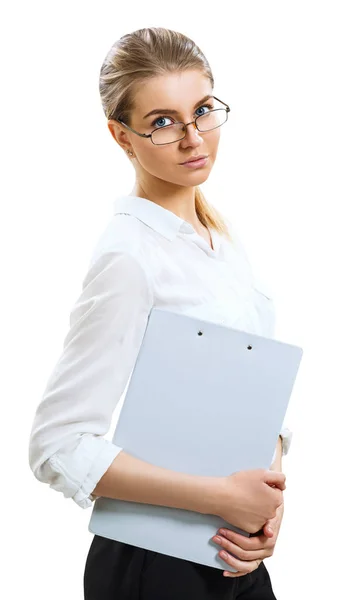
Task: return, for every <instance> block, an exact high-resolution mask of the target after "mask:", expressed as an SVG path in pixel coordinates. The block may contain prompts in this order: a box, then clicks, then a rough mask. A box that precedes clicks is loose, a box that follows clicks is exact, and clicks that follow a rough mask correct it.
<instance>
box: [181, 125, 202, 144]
mask: <svg viewBox="0 0 352 600" xmlns="http://www.w3.org/2000/svg"><path fill="white" fill-rule="evenodd" d="M184 129H185V137H184V138H183V140H181V144H187V142H188V143H191V144H192V145H193V146H194V145H195V146H197V145H199V144H201V143H202V141H203V140H202V137H201V136H200V132H199V131H198V129H197V127H196V124H195V122H194V121H190V122H189V123H185V127H184Z"/></svg>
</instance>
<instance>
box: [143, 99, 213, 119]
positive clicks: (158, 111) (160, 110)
mask: <svg viewBox="0 0 352 600" xmlns="http://www.w3.org/2000/svg"><path fill="white" fill-rule="evenodd" d="M209 98H214V96H212V95H211V94H208V95H207V96H204V98H202V99H201V100H199V102H197V103H196V104H195V105H194V108H197V106H199V105H200V104H203V102H206V101H207V100H209ZM161 113H163V114H165V113H167V114H168V115H177V114H178V111H177V110H173V109H172V108H155V109H154V110H151V111H150V112H149V113H147V114H146V115H145V116H144V117H143V119H146V118H147V117H150V115H158V114H161Z"/></svg>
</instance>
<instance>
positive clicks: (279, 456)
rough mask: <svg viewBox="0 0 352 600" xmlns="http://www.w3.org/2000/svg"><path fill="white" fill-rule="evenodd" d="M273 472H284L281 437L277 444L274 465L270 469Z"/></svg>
mask: <svg viewBox="0 0 352 600" xmlns="http://www.w3.org/2000/svg"><path fill="white" fill-rule="evenodd" d="M270 470H271V471H279V472H282V439H281V437H279V439H278V441H277V444H276V455H275V460H274V462H273V464H272V465H271V467H270Z"/></svg>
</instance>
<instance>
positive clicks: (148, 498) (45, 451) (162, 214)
mask: <svg viewBox="0 0 352 600" xmlns="http://www.w3.org/2000/svg"><path fill="white" fill-rule="evenodd" d="M213 87H214V79H213V76H212V73H211V70H210V66H209V64H208V62H207V60H206V58H205V57H204V55H203V54H202V52H201V50H200V49H199V47H197V46H196V45H195V44H194V42H193V41H192V40H190V39H189V38H187V37H185V36H184V35H182V34H180V33H178V32H174V31H170V30H167V29H163V28H150V29H142V30H139V31H135V32H133V33H131V34H129V35H125V36H124V37H122V38H121V39H120V40H118V42H116V43H115V44H114V45H113V47H112V48H111V50H110V51H109V53H108V55H107V56H106V58H105V61H104V63H103V66H102V69H101V73H100V94H101V100H102V104H103V109H104V113H105V116H106V117H107V119H108V127H109V131H110V133H111V134H112V136H113V138H114V140H115V141H116V142H117V143H118V144H119V146H120V147H121V148H122V149H123V150H124V151H125V152H126V153H127V155H128V157H129V159H130V160H131V162H132V165H133V167H134V169H135V173H136V179H135V184H134V188H133V190H132V192H131V193H130V194H129V195H127V196H121V197H118V198H117V199H116V201H115V205H114V216H113V218H112V219H111V221H110V222H109V224H108V226H107V227H106V229H105V231H104V232H103V234H102V235H101V237H100V239H99V240H98V243H97V245H96V247H95V250H94V252H93V255H92V258H91V262H90V265H89V269H88V272H87V274H86V277H85V278H84V282H83V289H82V293H81V295H80V296H79V298H78V300H77V302H76V303H75V305H74V307H73V310H72V312H71V315H70V330H69V332H68V334H67V336H66V338H65V341H64V350H63V353H62V356H61V357H60V359H59V361H58V363H57V365H56V367H55V369H54V370H53V373H52V375H51V377H50V379H49V381H48V383H47V387H46V390H45V393H44V398H43V399H42V401H41V403H40V404H39V406H38V408H37V412H36V415H35V419H34V423H33V428H32V432H31V438H30V465H31V468H32V470H33V472H34V474H35V476H36V477H37V478H38V479H39V480H40V481H43V482H47V483H49V484H50V486H51V487H52V488H54V489H55V490H57V491H61V492H62V493H63V494H64V495H65V497H70V498H72V499H73V500H74V501H75V502H76V503H77V504H78V505H79V506H81V507H82V508H87V507H90V506H92V503H93V502H94V500H95V499H96V498H97V497H99V496H106V497H109V498H118V499H122V500H130V501H135V502H142V503H149V504H158V505H164V506H170V507H176V508H183V509H186V510H193V511H198V512H203V513H211V514H217V515H220V516H222V517H223V518H224V519H226V521H227V522H230V523H232V524H233V525H237V526H238V527H241V528H242V529H244V530H247V531H249V532H251V533H255V532H259V530H260V529H261V528H262V527H263V531H262V532H259V533H258V535H255V536H254V537H252V538H250V539H247V538H244V536H241V535H238V534H234V533H233V532H230V531H229V530H225V532H223V534H222V535H221V536H220V539H219V538H218V537H216V536H215V534H216V533H217V532H214V541H215V542H216V543H218V544H219V552H220V551H224V550H225V551H226V550H227V556H225V557H224V558H223V560H224V563H227V564H228V565H229V567H233V568H234V569H236V570H237V572H236V573H233V572H231V573H228V572H223V571H221V570H219V569H214V568H211V567H207V566H204V565H198V564H195V563H192V562H189V561H185V560H181V559H176V558H173V557H170V556H166V555H162V554H158V553H156V552H152V551H148V550H145V549H142V548H137V547H134V546H130V545H127V544H122V543H120V542H116V541H113V540H109V539H105V538H102V537H100V536H97V535H96V536H94V538H93V540H92V543H91V546H90V549H89V553H88V556H87V561H86V566H85V573H84V593H85V599H86V600H113V599H114V600H137V598H138V599H140V600H174V599H175V600H176V599H177V600H194V599H197V600H215V599H217V600H219V599H223V600H225V599H229V600H230V598H231V599H233V598H241V599H242V600H250V599H253V600H254V599H255V598H261V599H263V600H265V599H267V600H269V599H271V600H272V599H274V598H275V596H274V594H273V590H272V586H271V582H270V577H269V574H268V572H267V570H266V567H265V566H264V563H263V559H264V558H266V557H268V556H271V555H272V553H273V551H274V546H275V542H276V539H277V535H278V531H279V527H280V523H281V519H282V514H283V490H284V489H285V476H284V475H283V473H282V472H281V456H282V453H283V454H286V453H287V451H288V447H289V444H290V440H291V432H290V431H289V430H287V429H283V430H282V432H281V435H280V438H279V440H278V444H277V452H276V453H275V460H274V462H273V464H272V467H271V470H259V469H258V470H252V471H243V472H239V473H236V474H230V475H229V476H228V477H225V478H213V477H193V476H190V475H187V474H183V473H175V472H173V471H169V470H167V469H163V468H159V467H157V466H153V465H150V464H147V463H145V462H144V461H141V460H138V459H136V458H134V457H132V456H130V455H129V454H127V453H126V452H124V450H123V448H118V447H117V446H115V445H113V444H112V443H111V442H110V441H108V440H106V439H105V438H104V437H103V436H104V434H106V433H107V431H108V430H109V428H110V425H111V420H112V415H113V411H114V409H115V408H116V405H117V403H118V401H119V399H120V397H121V395H122V393H123V391H124V390H125V387H126V384H127V383H128V378H129V376H130V374H131V372H132V370H133V366H134V364H135V361H136V359H137V356H138V352H139V348H140V345H141V342H142V338H143V335H144V331H145V328H146V325H147V319H148V315H149V313H150V310H151V308H152V307H153V306H155V307H159V308H160V307H162V308H164V309H166V310H171V311H180V312H182V313H185V314H188V315H192V316H195V317H200V318H205V319H209V320H213V321H215V322H219V323H224V324H227V325H229V326H233V327H239V328H241V329H244V330H247V331H252V332H253V333H258V334H261V335H267V336H270V335H272V332H273V324H274V311H273V303H272V300H271V299H270V297H268V296H267V295H266V294H265V292H264V291H263V288H262V287H261V286H260V285H259V284H258V282H257V281H256V279H255V278H254V276H253V273H252V271H251V267H250V265H249V263H248V260H247V256H246V253H245V251H244V249H243V247H242V245H241V243H240V241H239V240H238V238H237V236H235V237H236V239H235V240H234V239H233V237H232V236H231V232H230V224H229V223H228V221H227V220H226V219H225V218H224V217H222V216H221V215H220V213H219V212H218V211H217V210H216V209H215V208H214V207H212V206H210V205H209V204H208V203H207V202H206V201H205V199H204V197H203V195H202V193H201V192H200V189H199V187H198V186H199V184H200V183H202V182H204V181H206V179H207V178H208V176H209V174H210V171H211V169H212V166H213V164H214V162H215V159H216V154H217V149H218V144H219V139H220V137H219V136H220V127H221V125H223V124H224V123H225V122H226V121H227V118H228V113H229V111H230V107H229V106H228V105H227V104H226V103H224V102H222V101H221V100H219V99H218V98H216V97H215V96H214V95H213ZM202 156H204V159H203V158H201V159H199V157H202ZM190 160H194V162H193V163H190V162H187V161H190ZM221 556H222V554H221ZM224 575H227V576H224Z"/></svg>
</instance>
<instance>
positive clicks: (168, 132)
mask: <svg viewBox="0 0 352 600" xmlns="http://www.w3.org/2000/svg"><path fill="white" fill-rule="evenodd" d="M212 97H213V98H214V100H217V101H218V102H221V104H224V106H225V107H226V108H214V109H211V110H209V111H208V112H206V113H204V114H203V115H199V116H198V117H196V119H194V121H190V122H189V123H182V122H181V121H180V122H177V123H173V124H172V125H166V126H165V127H159V128H158V129H154V130H153V131H152V132H151V133H149V134H147V133H139V132H138V131H135V130H134V129H132V127H129V125H126V123H124V122H123V121H121V119H116V121H118V122H119V123H121V124H122V125H124V126H125V127H127V129H130V131H133V133H136V134H137V135H139V136H140V137H144V138H150V139H151V141H152V143H153V144H155V145H156V146H163V145H164V144H173V143H174V142H179V141H180V140H183V139H184V138H185V137H186V132H187V126H188V125H191V124H193V125H194V127H195V128H196V129H198V131H200V132H205V131H211V130H212V129H217V128H218V127H221V125H223V124H224V123H226V121H227V117H228V113H229V112H230V110H231V109H230V107H229V106H228V105H227V104H225V102H222V100H219V98H216V97H215V96H212ZM199 108H200V107H199ZM111 118H113V116H112V117H111ZM160 118H161V117H160Z"/></svg>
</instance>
